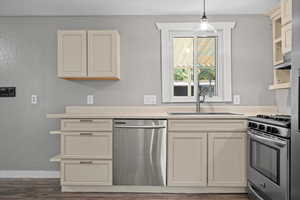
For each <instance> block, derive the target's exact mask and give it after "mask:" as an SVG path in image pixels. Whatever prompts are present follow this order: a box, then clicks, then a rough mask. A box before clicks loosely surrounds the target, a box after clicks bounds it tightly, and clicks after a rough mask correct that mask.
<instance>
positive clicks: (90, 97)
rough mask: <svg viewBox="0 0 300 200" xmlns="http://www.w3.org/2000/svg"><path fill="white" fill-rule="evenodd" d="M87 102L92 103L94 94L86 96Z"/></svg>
mask: <svg viewBox="0 0 300 200" xmlns="http://www.w3.org/2000/svg"><path fill="white" fill-rule="evenodd" d="M86 103H87V104H94V95H88V96H87V102H86Z"/></svg>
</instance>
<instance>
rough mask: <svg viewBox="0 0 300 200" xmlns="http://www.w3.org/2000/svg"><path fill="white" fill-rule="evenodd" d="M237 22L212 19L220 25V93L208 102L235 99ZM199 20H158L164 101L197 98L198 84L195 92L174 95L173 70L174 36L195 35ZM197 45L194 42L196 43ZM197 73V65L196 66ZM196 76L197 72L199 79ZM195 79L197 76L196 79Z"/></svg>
mask: <svg viewBox="0 0 300 200" xmlns="http://www.w3.org/2000/svg"><path fill="white" fill-rule="evenodd" d="M235 24H236V23H235V22H212V23H211V25H213V26H214V27H215V28H216V29H217V34H216V35H209V36H208V37H216V36H218V37H217V41H218V42H217V46H218V49H217V52H218V53H217V66H218V67H217V70H218V73H217V80H216V81H217V82H218V96H214V97H212V98H207V100H206V102H232V80H231V34H232V33H231V31H232V29H233V28H234V27H235ZM198 25H199V23H156V26H157V28H158V29H159V30H160V31H161V62H162V69H161V72H162V102H163V103H176V102H195V101H196V98H195V96H196V95H195V94H197V90H198V88H197V87H195V88H194V96H191V97H182V96H181V97H176V96H174V95H173V92H174V88H173V84H174V73H173V70H174V69H173V68H174V67H173V38H174V36H176V37H192V36H193V35H194V32H195V27H197V26H198ZM194 48H195V46H194ZM194 74H195V68H194ZM196 78H197V76H194V79H196ZM194 81H195V80H194Z"/></svg>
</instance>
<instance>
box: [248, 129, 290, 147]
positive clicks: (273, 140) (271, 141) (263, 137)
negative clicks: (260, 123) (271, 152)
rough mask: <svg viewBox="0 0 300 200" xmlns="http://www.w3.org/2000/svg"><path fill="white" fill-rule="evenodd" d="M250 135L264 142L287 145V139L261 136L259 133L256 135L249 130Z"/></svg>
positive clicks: (281, 145)
mask: <svg viewBox="0 0 300 200" xmlns="http://www.w3.org/2000/svg"><path fill="white" fill-rule="evenodd" d="M248 135H249V136H250V137H251V138H254V139H257V140H260V141H264V142H270V143H272V144H274V145H277V146H280V147H284V146H286V145H287V143H286V142H285V141H282V140H279V139H275V138H271V137H267V136H259V135H256V134H253V133H251V132H248Z"/></svg>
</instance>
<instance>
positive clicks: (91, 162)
mask: <svg viewBox="0 0 300 200" xmlns="http://www.w3.org/2000/svg"><path fill="white" fill-rule="evenodd" d="M79 163H80V164H88V165H90V164H93V161H80V162H79Z"/></svg>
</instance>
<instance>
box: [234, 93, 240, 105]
mask: <svg viewBox="0 0 300 200" xmlns="http://www.w3.org/2000/svg"><path fill="white" fill-rule="evenodd" d="M240 103H241V96H240V95H234V96H233V104H235V105H238V104H240Z"/></svg>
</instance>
